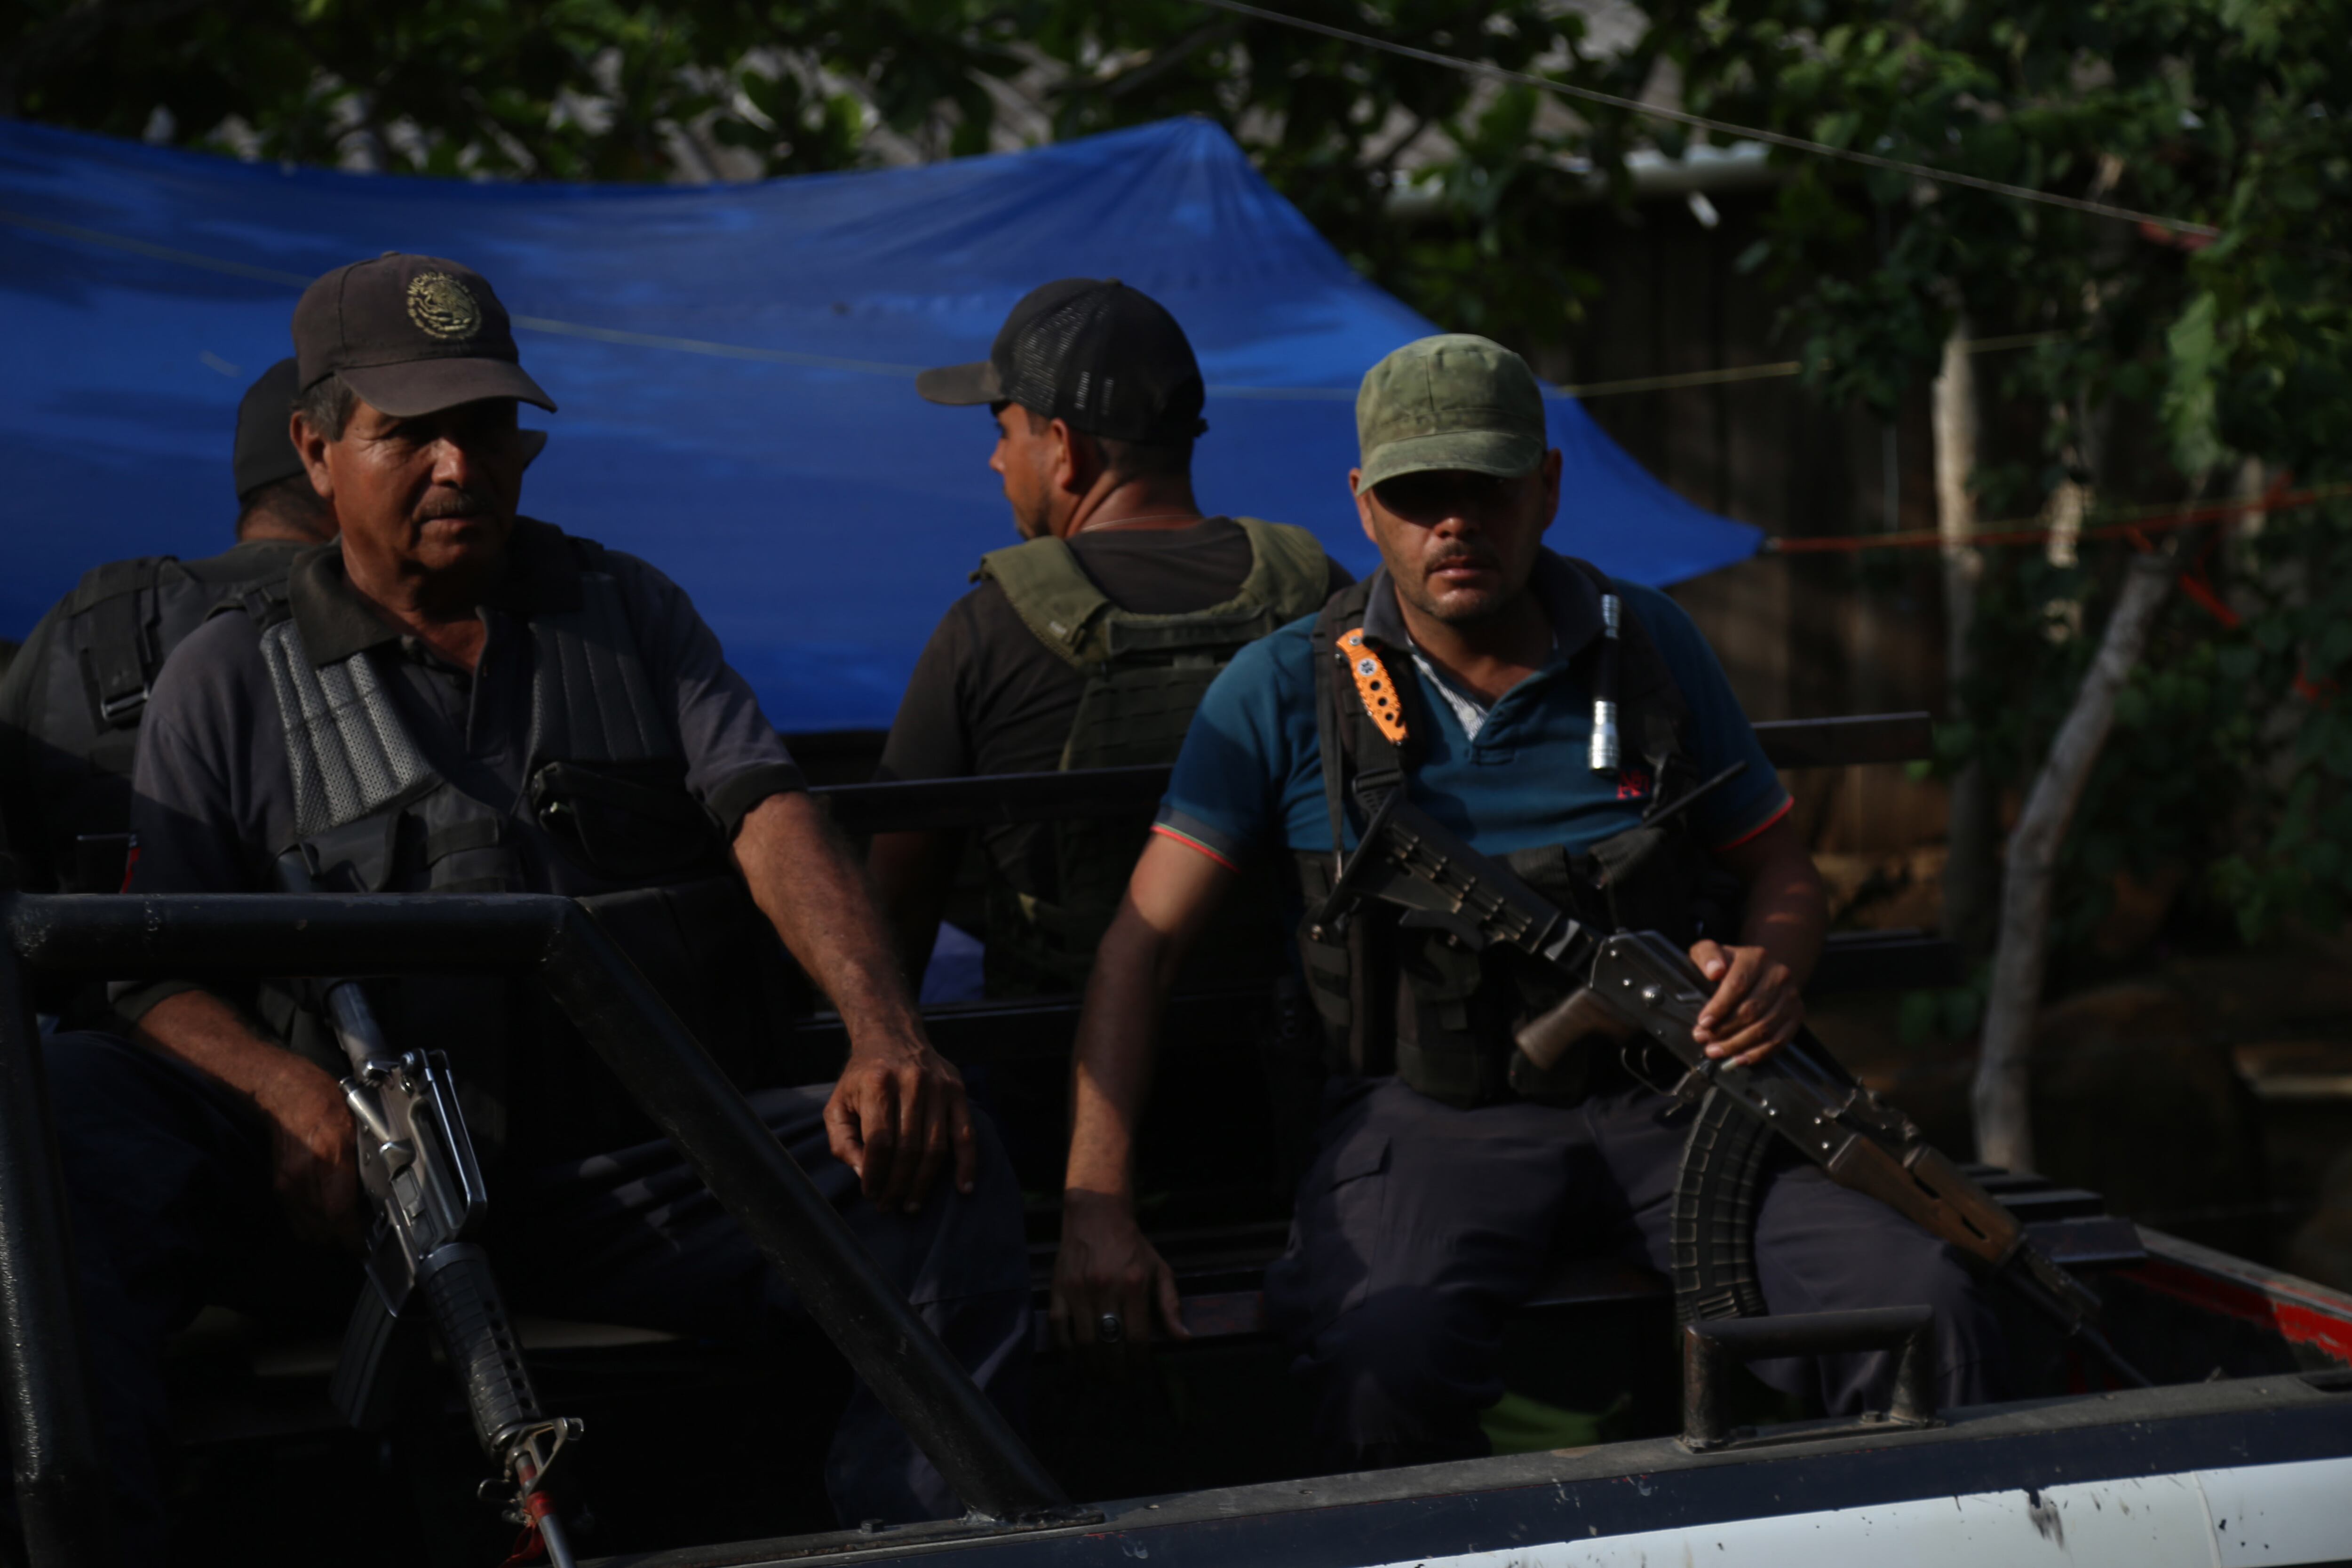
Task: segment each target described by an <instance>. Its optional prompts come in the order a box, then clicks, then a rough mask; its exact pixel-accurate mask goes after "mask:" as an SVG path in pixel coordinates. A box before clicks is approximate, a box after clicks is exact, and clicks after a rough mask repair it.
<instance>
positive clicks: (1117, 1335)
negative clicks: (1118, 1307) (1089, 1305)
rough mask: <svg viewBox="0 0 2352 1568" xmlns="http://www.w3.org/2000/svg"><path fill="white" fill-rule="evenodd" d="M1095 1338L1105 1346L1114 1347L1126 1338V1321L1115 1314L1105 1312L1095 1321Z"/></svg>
mask: <svg viewBox="0 0 2352 1568" xmlns="http://www.w3.org/2000/svg"><path fill="white" fill-rule="evenodd" d="M1095 1338H1096V1340H1097V1341H1098V1342H1101V1343H1103V1344H1107V1345H1115V1344H1118V1343H1119V1342H1121V1341H1123V1340H1125V1339H1126V1338H1127V1321H1126V1320H1125V1319H1123V1318H1121V1317H1120V1316H1119V1315H1118V1313H1117V1312H1105V1313H1104V1314H1103V1315H1102V1316H1101V1317H1099V1318H1097V1319H1096V1320H1095Z"/></svg>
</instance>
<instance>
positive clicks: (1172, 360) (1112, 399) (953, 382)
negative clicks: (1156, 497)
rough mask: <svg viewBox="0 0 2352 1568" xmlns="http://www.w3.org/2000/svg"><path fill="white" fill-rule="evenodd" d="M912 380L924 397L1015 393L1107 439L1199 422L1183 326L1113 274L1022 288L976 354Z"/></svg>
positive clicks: (1161, 439)
mask: <svg viewBox="0 0 2352 1568" xmlns="http://www.w3.org/2000/svg"><path fill="white" fill-rule="evenodd" d="M915 390H916V391H917V392H919V393H920V394H922V395H923V396H925V397H926V398H929V400H930V401H931V402H933V403H948V404H974V403H1017V404H1019V405H1021V406H1022V407H1024V408H1026V409H1029V410H1030V411H1032V412H1033V413H1036V414H1042V415H1044V416H1045V417H1046V418H1048V419H1066V420H1067V421H1068V422H1069V425H1070V428H1072V429H1073V430H1084V431H1086V432H1087V433H1088V434H1089V435H1095V436H1108V437H1110V438H1111V439H1112V440H1114V441H1142V442H1147V443H1161V444H1166V443H1172V442H1176V441H1185V440H1190V439H1191V438H1192V437H1195V436H1198V435H1200V434H1201V433H1202V431H1204V430H1206V429H1207V428H1208V427H1209V426H1208V425H1207V424H1206V423H1205V422H1203V421H1202V418H1201V404H1202V400H1203V399H1204V397H1205V396H1206V389H1205V388H1204V387H1203V386H1202V382H1201V364H1200V362H1199V361H1198V360H1196V359H1194V358H1193V357H1192V344H1191V343H1190V342H1187V341H1186V340H1185V337H1184V329H1183V328H1181V327H1180V326H1178V325H1177V324H1176V318H1175V317H1173V316H1171V315H1170V314H1169V313H1168V312H1167V310H1165V309H1164V308H1162V307H1161V305H1160V302H1159V301H1158V300H1154V299H1152V298H1151V297H1150V295H1148V294H1145V293H1142V292H1140V291H1139V290H1137V289H1130V288H1129V287H1128V286H1127V285H1126V284H1124V283H1122V282H1120V281H1119V280H1118V279H1116V278H1106V279H1099V280H1097V279H1092V278H1065V279H1061V280H1060V281H1059V282H1055V283H1048V284H1046V285H1045V286H1044V287H1043V288H1039V289H1031V290H1030V291H1029V293H1028V294H1027V296H1026V297H1024V299H1023V300H1022V301H1021V302H1020V303H1019V304H1017V305H1015V306H1013V313H1012V314H1011V315H1010V316H1007V317H1006V318H1005V319H1004V326H1003V330H1002V331H999V332H998V333H997V334H996V342H995V344H994V346H993V347H992V348H991V349H990V350H989V351H988V357H987V358H986V359H984V360H982V361H980V362H979V363H976V364H951V365H947V366H944V367H943V368H941V369H939V370H927V371H925V372H923V374H920V375H919V376H917V377H916V378H915Z"/></svg>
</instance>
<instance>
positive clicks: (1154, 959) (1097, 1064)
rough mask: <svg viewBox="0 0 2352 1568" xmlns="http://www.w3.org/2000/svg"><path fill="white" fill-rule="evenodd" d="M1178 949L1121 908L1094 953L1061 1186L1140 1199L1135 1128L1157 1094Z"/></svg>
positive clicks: (1131, 910) (1127, 906)
mask: <svg viewBox="0 0 2352 1568" xmlns="http://www.w3.org/2000/svg"><path fill="white" fill-rule="evenodd" d="M1175 948H1176V943H1175V942H1173V941H1171V939H1170V938H1169V937H1167V936H1166V935H1163V934H1162V933H1161V932H1160V931H1154V930H1152V928H1151V927H1150V924H1149V923H1147V922H1146V921H1144V919H1143V917H1142V916H1140V915H1139V914H1138V913H1136V910H1135V906H1134V905H1132V904H1123V905H1121V906H1120V908H1119V912H1118V919H1116V920H1115V921H1112V923H1111V928H1110V930H1109V931H1107V932H1105V933H1104V935H1103V940H1102V944H1101V946H1099V947H1098V948H1097V950H1096V952H1095V967H1094V973H1093V974H1092V975H1091V976H1090V977H1089V978H1088V981H1087V1004H1086V1011H1085V1013H1084V1015H1083V1016H1081V1017H1080V1019H1079V1021H1078V1037H1077V1046H1076V1053H1075V1055H1076V1062H1075V1064H1074V1066H1073V1068H1072V1082H1071V1089H1070V1163H1069V1168H1068V1172H1067V1173H1066V1176H1065V1178H1064V1182H1063V1184H1064V1186H1065V1187H1066V1188H1068V1189H1069V1190H1071V1191H1074V1192H1086V1193H1098V1194H1103V1195H1105V1196H1108V1197H1115V1198H1118V1199H1119V1200H1121V1201H1122V1202H1132V1200H1133V1198H1134V1175H1135V1127H1136V1123H1137V1122H1138V1121H1140V1120H1141V1119H1142V1116H1143V1106H1144V1102H1145V1100H1148V1099H1149V1098H1150V1093H1151V1069H1152V1066H1153V1063H1154V1060H1155V1058H1157V1056H1158V1054H1159V1048H1160V1012H1161V1010H1162V1009H1163V1007H1164V1006H1165V1005H1166V1004H1167V1000H1168V992H1169V989H1170V987H1171V985H1173V984H1174V983H1175V971H1176V962H1177V955H1176V952H1175Z"/></svg>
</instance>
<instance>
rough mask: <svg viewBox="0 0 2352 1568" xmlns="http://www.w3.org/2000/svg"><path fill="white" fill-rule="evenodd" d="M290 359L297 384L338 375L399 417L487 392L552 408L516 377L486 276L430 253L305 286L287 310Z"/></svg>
mask: <svg viewBox="0 0 2352 1568" xmlns="http://www.w3.org/2000/svg"><path fill="white" fill-rule="evenodd" d="M294 357H295V359H296V361H297V362H298V365H299V370H298V374H299V379H300V381H301V384H302V386H303V388H304V389H305V390H308V389H309V388H310V387H313V386H316V385H317V384H319V383H320V382H321V381H323V380H325V379H326V377H327V376H328V375H330V374H339V375H341V377H342V378H343V381H344V383H345V384H348V385H349V386H350V387H351V389H352V391H353V392H356V393H358V394H359V395H360V396H361V397H362V398H364V399H365V400H366V401H367V402H368V403H370V404H372V405H374V406H375V407H377V408H381V409H382V410H383V411H384V412H385V413H386V414H390V415H392V416H395V417H397V418H403V419H405V418H411V417H414V416H417V415H421V414H432V413H436V412H437V411H439V410H441V409H444V408H454V407H456V406H457V405H458V404H460V403H475V402H478V401H480V400H481V399H483V398H487V397H512V398H516V399H519V400H520V401H521V402H524V403H535V404H537V405H539V406H540V407H541V408H544V409H548V410H549V411H551V412H552V411H553V409H554V407H555V400H554V399H553V398H551V397H550V396H548V395H547V394H546V393H545V392H543V391H541V389H540V384H539V383H537V382H535V381H533V380H531V378H530V376H528V375H526V374H523V368H522V355H521V353H520V351H518V350H517V349H516V347H515V341H514V324H513V322H512V321H509V319H508V317H507V308H506V307H505V306H504V305H501V304H499V297H498V295H496V294H495V293H493V292H491V290H490V285H489V283H488V280H487V279H484V278H483V277H482V275H481V274H480V273H478V272H477V271H475V270H474V269H473V268H470V267H463V266H460V265H458V264H457V262H455V261H445V260H443V259H441V258H439V257H437V256H410V255H408V254H406V253H405V252H403V251H397V250H387V251H385V252H384V253H383V255H382V256H379V257H377V258H375V259H373V261H354V262H352V264H351V265H350V266H348V267H338V268H335V270H333V271H332V272H330V273H328V274H327V275H326V276H325V277H324V278H321V279H319V280H318V281H317V282H315V283H313V284H311V285H310V288H308V289H305V290H303V293H302V300H301V303H299V304H298V305H296V306H295V307H294Z"/></svg>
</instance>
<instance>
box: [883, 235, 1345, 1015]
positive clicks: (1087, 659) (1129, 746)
mask: <svg viewBox="0 0 2352 1568" xmlns="http://www.w3.org/2000/svg"><path fill="white" fill-rule="evenodd" d="M915 389H916V391H917V392H919V393H920V394H921V395H923V396H924V397H925V398H927V399H929V401H931V402H933V403H943V404H951V405H987V406H988V408H989V410H990V411H991V413H992V414H993V415H994V416H995V420H996V450H995V454H994V455H993V456H992V458H990V460H989V467H990V468H992V469H993V470H994V471H995V472H996V473H997V474H998V475H999V476H1001V477H1002V479H1003V485H1004V497H1005V500H1007V501H1009V502H1010V503H1011V504H1012V507H1013V526H1014V528H1015V529H1017V530H1018V531H1019V532H1020V534H1021V537H1022V539H1023V540H1024V541H1025V542H1024V543H1021V544H1017V545H1013V546H1011V547H1009V548H1006V549H1003V550H997V551H992V552H990V553H988V554H987V555H984V556H982V559H981V563H980V569H979V571H978V572H976V573H975V574H974V576H975V578H976V579H978V581H979V585H978V586H977V587H975V588H974V589H973V590H972V591H971V593H969V594H967V595H964V596H963V597H962V598H961V599H960V600H958V601H957V602H956V603H955V605H952V606H951V607H950V609H949V611H948V613H947V615H946V616H945V617H943V618H942V619H941V620H940V625H939V629H938V630H937V631H935V632H934V633H932V635H931V640H930V643H929V646H928V647H925V648H924V650H923V654H922V658H920V659H919V661H918V662H917V664H916V666H915V673H914V677H913V679H911V680H910V681H909V683H908V688H907V694H906V697H905V699H904V700H902V701H901V703H900V705H899V709H898V719H897V721H896V722H895V723H893V724H892V725H891V728H890V738H889V741H888V742H887V745H886V747H885V748H884V751H883V755H882V765H881V770H880V776H881V777H883V778H890V779H931V778H959V777H967V776H973V775H982V774H993V773H1046V772H1052V771H1055V770H1059V769H1069V768H1097V767H1116V766H1121V765H1129V764H1139V763H1162V762H1169V761H1172V760H1173V759H1174V757H1175V755H1176V752H1177V748H1178V747H1179V746H1180V745H1181V742H1182V741H1183V736H1184V729H1185V725H1186V724H1187V723H1188V722H1189V721H1190V720H1191V718H1192V708H1193V706H1194V705H1195V704H1196V703H1197V702H1198V701H1199V700H1200V697H1201V693H1202V691H1204V690H1206V689H1207V687H1208V683H1209V681H1210V680H1211V679H1213V678H1214V677H1215V675H1216V673H1217V671H1218V670H1219V669H1220V668H1223V665H1224V663H1225V661H1226V660H1227V659H1229V658H1232V656H1233V654H1234V651H1235V649H1237V648H1238V647H1241V646H1242V644H1244V643H1245V642H1247V641H1249V640H1251V639H1252V638H1254V637H1260V636H1263V635H1264V634H1265V633H1266V632H1269V631H1271V630H1273V629H1274V628H1275V627H1276V626H1280V625H1282V624H1283V623H1284V622H1286V621H1290V620H1295V619H1297V617H1298V616H1303V615H1306V614H1308V613H1309V612H1311V611H1313V610H1315V609H1317V608H1318V607H1320V606H1321V605H1322V604H1323V602H1324V600H1325V599H1327V598H1328V597H1329V596H1330V595H1331V593H1332V592H1333V591H1334V590H1335V589H1337V588H1339V587H1340V586H1343V585H1345V584H1347V583H1348V582H1349V574H1348V573H1347V572H1346V570H1345V569H1344V568H1342V567H1340V566H1339V565H1337V564H1336V563H1333V562H1331V561H1330V560H1328V558H1326V556H1325V555H1324V553H1323V549H1322V546H1321V545H1320V544H1318V542H1316V540H1315V538H1314V536H1313V535H1312V534H1309V533H1307V531H1305V530H1304V529H1297V528H1289V527H1285V526H1283V525H1280V524H1276V523H1268V522H1260V521H1256V520H1255V519H1252V518H1240V519H1235V518H1229V517H1203V516H1202V512H1201V508H1200V505H1199V503H1198V502H1197V501H1196V500H1194V499H1193V494H1192V443H1193V441H1194V439H1195V438H1196V437H1199V436H1200V435H1202V433H1203V432H1204V431H1206V430H1207V428H1208V426H1207V425H1206V424H1205V423H1204V422H1203V421H1202V418H1201V408H1202V402H1203V399H1204V396H1205V388H1204V386H1203V384H1202V377H1201V367H1200V364H1199V362H1198V361H1196V360H1195V359H1194V358H1193V355H1192V344H1191V343H1190V342H1187V341H1186V339H1185V336H1184V331H1183V329H1182V328H1181V327H1180V326H1178V325H1177V323H1176V320H1175V318H1174V317H1173V316H1171V315H1170V314H1169V313H1168V311H1167V310H1165V309H1163V308H1162V307H1161V306H1160V304H1159V303H1158V301H1156V300H1152V299H1151V298H1150V296H1148V295H1146V294H1144V293H1143V292H1141V291H1140V290H1139V289H1132V288H1129V286H1127V285H1126V284H1124V283H1121V282H1119V281H1118V279H1103V280H1097V279H1089V278H1066V279H1061V280H1060V281H1058V282H1053V283H1048V284H1045V286H1043V287H1042V288H1039V289H1034V290H1032V291H1031V292H1030V293H1029V294H1028V295H1027V296H1026V297H1025V298H1024V299H1023V300H1021V301H1020V303H1018V304H1017V305H1015V306H1014V307H1013V312H1012V314H1011V315H1010V316H1009V317H1007V318H1006V320H1005V322H1004V326H1003V330H1002V331H999V332H998V333H997V335H996V342H995V344H994V346H993V347H992V349H991V350H990V352H989V356H988V358H987V359H985V360H982V361H980V362H978V363H972V364H961V365H950V366H947V367H945V368H943V369H940V370H932V371H926V372H925V373H924V374H922V375H921V376H920V377H919V378H918V379H917V381H916V383H915ZM1149 826H1150V821H1149V816H1148V814H1147V815H1144V816H1138V817H1137V818H1136V819H1135V820H1134V821H1132V822H1128V821H1119V820H1112V821H1087V822H1070V823H1062V824H1056V825H1051V826H1035V825H1024V826H1003V827H995V828H992V829H990V830H989V831H988V834H987V837H986V843H985V848H986V850H987V860H988V868H989V878H988V891H987V914H986V919H985V925H986V941H987V954H986V961H985V967H986V975H987V989H988V991H989V993H990V994H992V995H1024V994H1049V993H1055V992H1068V991H1075V990H1077V989H1079V988H1081V987H1082V986H1083V985H1084V984H1085V980H1086V973H1087V968H1088V966H1089V965H1090V964H1091V963H1092V962H1093V956H1094V947H1095V942H1096V941H1097V939H1098V938H1099V937H1100V935H1101V933H1102V931H1103V928H1104V927H1105V926H1106V925H1108V923H1109V919H1110V915H1111V912H1112V910H1114V909H1116V907H1117V905H1118V896H1119V893H1120V890H1121V889H1123V888H1124V887H1125V885H1126V881H1127V875H1128V872H1129V869H1131V868H1132V867H1133V865H1134V863H1135V857H1136V855H1137V853H1138V852H1139V850H1140V848H1141V847H1142V843H1143V838H1144V836H1145V833H1146V832H1147V830H1148V829H1149ZM957 850H958V843H957V836H956V835H954V834H952V833H947V832H910V833H884V834H878V835H877V836H876V837H875V840H874V847H873V851H872V858H871V861H870V865H871V868H872V869H873V871H874V875H875V879H876V881H877V884H878V885H879V887H880V889H881V892H882V895H883V898H884V900H885V902H886V903H887V906H888V908H889V910H890V912H891V916H892V920H893V922H894V924H895V925H896V927H897V929H898V936H899V940H900V942H902V943H903V944H904V948H905V952H906V956H907V962H908V966H909V968H910V969H911V970H912V971H913V972H914V973H917V974H919V973H921V972H922V970H923V967H924V965H925V964H926V963H928V961H929V956H930V953H931V949H932V946H933V944H934V942H935V941H936V939H937V934H938V931H939V925H940V918H941V914H942V911H943V908H944V905H945V902H946V900H947V896H948V893H949V889H950V883H951V881H952V879H953V874H954V869H955V866H956V862H957ZM1269 951H1271V948H1270V947H1269Z"/></svg>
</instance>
